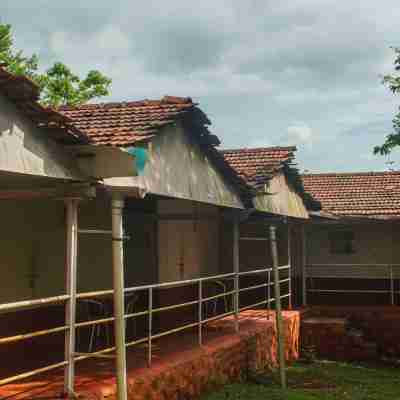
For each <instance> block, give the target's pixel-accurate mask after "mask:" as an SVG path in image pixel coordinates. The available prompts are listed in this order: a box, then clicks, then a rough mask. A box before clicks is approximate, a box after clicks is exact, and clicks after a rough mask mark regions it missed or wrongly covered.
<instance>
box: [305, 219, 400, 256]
mask: <svg viewBox="0 0 400 400" xmlns="http://www.w3.org/2000/svg"><path fill="white" fill-rule="evenodd" d="M337 229H345V230H348V229H349V230H352V231H353V232H354V242H353V243H354V249H355V252H354V253H353V254H331V252H330V242H329V232H332V231H335V230H337ZM399 238H400V226H399V225H395V224H392V223H390V222H387V223H369V224H362V225H361V224H360V225H348V226H337V227H336V226H332V225H311V226H309V227H307V263H309V264H375V263H376V264H385V263H389V264H390V263H400V249H399V246H397V242H398V240H399Z"/></svg>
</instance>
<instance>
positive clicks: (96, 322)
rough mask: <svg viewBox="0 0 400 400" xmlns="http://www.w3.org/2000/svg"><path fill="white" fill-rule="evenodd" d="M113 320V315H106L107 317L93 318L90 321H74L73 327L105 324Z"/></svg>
mask: <svg viewBox="0 0 400 400" xmlns="http://www.w3.org/2000/svg"><path fill="white" fill-rule="evenodd" d="M114 320H115V318H114V317H108V318H101V319H94V320H92V321H83V322H77V323H75V328H83V327H85V326H92V325H99V324H106V323H109V322H113V321H114Z"/></svg>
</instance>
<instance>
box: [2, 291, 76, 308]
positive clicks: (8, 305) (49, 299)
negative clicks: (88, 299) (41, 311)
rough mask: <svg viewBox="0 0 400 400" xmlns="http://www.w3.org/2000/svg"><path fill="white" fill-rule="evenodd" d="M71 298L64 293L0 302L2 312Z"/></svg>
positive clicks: (62, 301) (61, 301) (63, 301)
mask: <svg viewBox="0 0 400 400" xmlns="http://www.w3.org/2000/svg"><path fill="white" fill-rule="evenodd" d="M67 300H69V295H67V294H64V295H60V296H53V297H45V298H42V299H34V300H22V301H17V302H14V303H4V304H0V312H2V311H17V310H18V309H21V308H26V307H36V306H46V305H48V304H56V303H65V302H66V301H67Z"/></svg>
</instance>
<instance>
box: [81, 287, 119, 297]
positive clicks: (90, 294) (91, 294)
mask: <svg viewBox="0 0 400 400" xmlns="http://www.w3.org/2000/svg"><path fill="white" fill-rule="evenodd" d="M112 294H114V290H113V289H107V290H98V291H96V292H84V293H77V294H76V298H77V299H87V298H91V297H102V296H110V295H112Z"/></svg>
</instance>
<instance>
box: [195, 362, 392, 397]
mask: <svg viewBox="0 0 400 400" xmlns="http://www.w3.org/2000/svg"><path fill="white" fill-rule="evenodd" d="M287 374H288V386H289V389H288V390H287V391H286V392H284V391H282V390H281V389H280V388H279V385H278V384H277V382H278V378H277V376H276V375H274V376H273V377H272V379H270V380H271V383H270V384H268V383H267V384H255V383H243V384H232V385H227V386H225V387H224V388H223V389H222V390H220V391H218V392H215V393H210V394H208V395H206V396H203V397H202V400H233V399H235V400H242V399H243V400H259V399H265V400H283V399H285V400H339V399H341V400H350V399H351V400H400V369H398V368H389V367H380V366H379V367H372V366H362V365H354V364H345V363H337V362H330V361H319V362H315V363H313V364H308V365H307V364H300V363H297V364H295V365H293V366H291V367H289V368H288V369H287Z"/></svg>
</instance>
